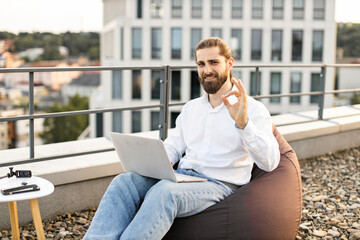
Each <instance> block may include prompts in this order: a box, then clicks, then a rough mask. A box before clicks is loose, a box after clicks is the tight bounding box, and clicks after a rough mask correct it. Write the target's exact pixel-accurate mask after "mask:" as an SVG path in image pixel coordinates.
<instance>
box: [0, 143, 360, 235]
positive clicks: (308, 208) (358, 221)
mask: <svg viewBox="0 0 360 240" xmlns="http://www.w3.org/2000/svg"><path fill="white" fill-rule="evenodd" d="M299 163H300V168H301V178H302V184H303V209H302V218H301V223H300V226H299V230H298V233H297V236H296V239H298V240H300V239H305V240H318V239H329V240H332V239H334V240H335V239H341V240H360V147H357V148H352V149H347V150H345V151H340V152H336V153H328V154H325V155H323V156H318V157H314V158H309V159H302V160H300V161H299ZM95 210H96V209H95V208H91V209H85V210H83V211H77V212H74V213H66V214H64V215H58V216H56V217H55V218H54V219H51V220H48V221H44V231H45V236H46V239H55V240H57V239H82V238H83V237H84V235H85V233H86V231H87V229H88V228H89V226H90V223H91V220H92V218H93V217H94V214H95ZM20 235H21V236H20V239H36V233H35V229H34V226H33V225H32V224H31V223H30V224H28V225H25V226H21V227H20ZM0 239H2V240H9V239H12V237H11V231H10V230H9V229H4V230H0Z"/></svg>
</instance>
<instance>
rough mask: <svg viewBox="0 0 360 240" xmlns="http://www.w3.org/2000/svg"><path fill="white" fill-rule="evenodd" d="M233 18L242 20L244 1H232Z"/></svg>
mask: <svg viewBox="0 0 360 240" xmlns="http://www.w3.org/2000/svg"><path fill="white" fill-rule="evenodd" d="M231 5H232V7H231V17H232V18H234V19H236V18H242V14H243V13H242V12H243V1H242V0H232V1H231Z"/></svg>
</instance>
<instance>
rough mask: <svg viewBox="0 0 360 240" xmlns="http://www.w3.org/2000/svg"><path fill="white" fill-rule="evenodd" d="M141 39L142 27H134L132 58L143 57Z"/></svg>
mask: <svg viewBox="0 0 360 240" xmlns="http://www.w3.org/2000/svg"><path fill="white" fill-rule="evenodd" d="M141 39H142V32H141V28H133V29H132V58H133V59H141V52H142V46H141Z"/></svg>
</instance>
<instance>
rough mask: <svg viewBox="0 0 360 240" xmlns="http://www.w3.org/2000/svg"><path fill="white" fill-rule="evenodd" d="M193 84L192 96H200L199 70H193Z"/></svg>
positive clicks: (191, 88) (191, 87) (192, 97)
mask: <svg viewBox="0 0 360 240" xmlns="http://www.w3.org/2000/svg"><path fill="white" fill-rule="evenodd" d="M190 78H191V86H190V98H191V99H194V98H198V97H200V89H201V87H200V82H199V77H198V72H197V71H191V77H190Z"/></svg>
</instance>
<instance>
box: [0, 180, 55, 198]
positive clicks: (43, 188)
mask: <svg viewBox="0 0 360 240" xmlns="http://www.w3.org/2000/svg"><path fill="white" fill-rule="evenodd" d="M23 182H26V183H27V185H30V184H36V185H38V186H39V187H40V190H39V191H33V192H24V193H17V194H12V195H4V194H2V193H1V192H0V202H15V201H22V200H28V199H35V198H40V197H44V196H47V195H50V194H51V193H53V192H54V185H53V184H52V183H51V182H49V181H48V180H46V179H44V178H40V177H34V176H33V177H31V178H16V177H15V176H13V177H11V178H4V179H1V180H0V190H1V189H6V188H13V187H20V186H23V185H22V183H23Z"/></svg>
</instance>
